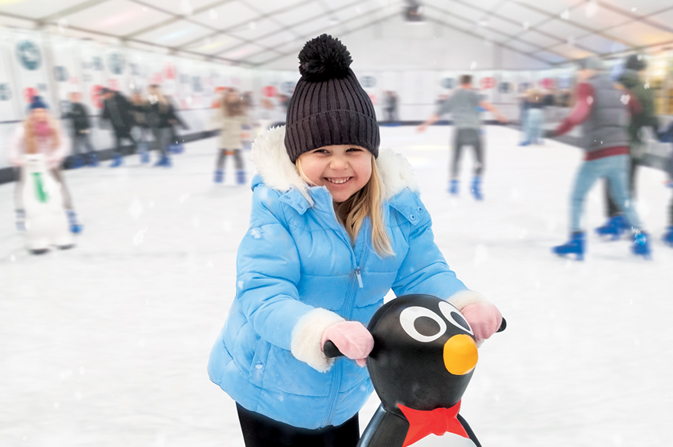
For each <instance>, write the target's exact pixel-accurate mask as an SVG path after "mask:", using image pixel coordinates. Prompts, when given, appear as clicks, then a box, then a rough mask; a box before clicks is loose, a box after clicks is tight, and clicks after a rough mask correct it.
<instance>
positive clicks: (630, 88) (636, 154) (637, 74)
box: [596, 54, 659, 240]
mask: <svg viewBox="0 0 673 447" xmlns="http://www.w3.org/2000/svg"><path fill="white" fill-rule="evenodd" d="M646 68H647V62H646V61H645V59H644V58H643V57H642V55H639V54H632V55H631V56H629V57H628V58H627V59H626V64H625V70H624V72H623V73H622V74H621V75H620V76H619V79H618V81H619V83H620V84H621V85H623V86H624V88H625V89H626V90H627V94H628V95H630V96H633V97H635V98H636V99H637V100H638V103H639V104H640V110H637V111H635V113H633V114H632V115H631V121H630V122H629V127H628V134H629V147H630V151H629V156H630V168H629V193H630V196H631V198H632V199H635V197H636V170H637V168H638V165H640V163H641V160H642V158H643V156H644V155H645V152H646V149H647V142H646V141H644V140H643V138H644V137H643V135H642V129H643V128H644V127H651V128H652V129H653V134H654V135H656V134H657V130H658V127H659V122H658V120H657V116H656V115H655V111H654V92H653V91H652V89H650V88H646V87H645V81H644V80H643V79H644V76H643V74H644V71H645V69H646ZM605 200H606V213H607V216H608V221H607V222H606V224H605V225H603V226H600V227H598V228H596V232H597V233H598V234H600V235H603V236H609V239H608V240H617V239H619V237H620V236H621V235H622V233H624V232H625V231H627V230H628V229H629V223H628V222H627V221H626V219H625V218H624V215H623V214H622V212H621V210H620V208H619V207H618V206H617V204H616V203H615V201H614V200H613V199H612V197H611V195H610V180H608V179H606V181H605Z"/></svg>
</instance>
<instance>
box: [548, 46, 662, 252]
mask: <svg viewBox="0 0 673 447" xmlns="http://www.w3.org/2000/svg"><path fill="white" fill-rule="evenodd" d="M577 80H578V84H577V92H576V96H577V104H576V106H575V108H574V109H573V111H572V112H571V113H570V115H568V117H566V119H565V120H564V121H563V122H562V123H561V124H560V125H559V127H558V128H557V129H556V130H555V131H554V135H562V134H564V133H566V132H568V131H569V130H570V129H572V128H573V127H575V126H577V125H579V124H581V125H582V148H583V149H584V151H585V157H584V162H583V163H582V165H581V166H580V169H579V171H578V172H577V177H576V179H575V186H574V187H573V192H572V195H571V212H570V240H569V241H568V242H566V243H565V244H562V245H559V246H556V247H554V248H553V252H554V253H556V254H558V255H568V254H575V255H576V256H577V259H583V257H584V251H585V242H586V237H585V232H584V230H583V228H582V223H581V219H582V212H583V207H584V201H585V199H586V196H587V194H588V193H589V190H590V189H591V187H592V186H593V185H594V183H596V181H597V180H599V179H601V178H606V179H608V180H609V184H610V193H611V195H612V198H613V199H614V201H615V204H616V205H617V206H618V207H619V208H620V209H621V211H622V212H623V213H624V215H625V216H626V219H627V220H628V222H629V224H630V228H631V232H632V238H633V245H632V251H633V253H634V254H636V255H642V256H644V257H649V256H650V254H651V252H650V244H649V237H648V234H647V233H646V232H644V231H643V229H642V223H641V221H640V218H639V216H638V213H637V212H636V209H635V207H634V206H633V203H632V200H631V197H630V195H629V180H628V172H629V163H630V160H629V136H628V134H627V132H626V125H627V124H628V113H629V111H630V112H631V113H634V112H637V110H638V109H639V107H640V105H639V104H638V102H637V100H635V99H634V98H633V97H631V98H628V97H626V100H624V99H625V97H624V94H623V91H622V90H620V89H618V88H617V87H615V85H614V83H613V81H612V80H611V79H610V77H609V75H608V74H607V73H605V72H604V70H603V65H602V62H601V61H600V59H598V58H595V57H590V58H587V59H583V60H582V61H580V67H579V70H578V73H577ZM624 103H626V105H625V104H624ZM627 107H628V109H627Z"/></svg>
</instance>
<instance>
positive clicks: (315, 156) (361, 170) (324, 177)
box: [297, 144, 373, 203]
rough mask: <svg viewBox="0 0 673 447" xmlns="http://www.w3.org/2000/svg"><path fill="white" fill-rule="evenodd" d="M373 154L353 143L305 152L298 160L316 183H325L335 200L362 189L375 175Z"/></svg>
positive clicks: (336, 201)
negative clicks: (373, 171)
mask: <svg viewBox="0 0 673 447" xmlns="http://www.w3.org/2000/svg"><path fill="white" fill-rule="evenodd" d="M372 157H373V155H372V153H371V152H369V151H368V150H367V149H365V148H363V147H360V146H354V145H351V144H348V145H347V144H337V145H333V146H323V147H320V148H318V149H314V150H312V151H309V152H304V153H303V154H301V155H300V156H299V159H298V160H297V161H298V162H299V163H300V165H301V170H302V171H303V173H304V175H305V176H306V177H307V178H308V179H309V180H310V182H311V183H312V184H314V185H315V186H325V187H326V188H327V190H328V191H329V192H330V194H332V200H334V202H335V203H341V202H344V201H345V200H347V199H348V198H349V197H350V196H352V195H353V194H355V193H356V192H358V191H359V190H361V189H362V188H363V187H364V186H365V185H366V184H367V182H368V181H369V179H370V178H371V176H372Z"/></svg>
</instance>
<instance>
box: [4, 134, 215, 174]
mask: <svg viewBox="0 0 673 447" xmlns="http://www.w3.org/2000/svg"><path fill="white" fill-rule="evenodd" d="M218 133H219V131H217V130H213V131H202V132H193V133H190V134H182V135H179V136H178V140H179V142H181V143H190V142H192V141H197V140H203V139H206V138H212V137H214V136H216V135H217V134H218ZM132 149H133V145H130V144H129V145H125V146H122V148H121V151H122V154H123V155H124V157H126V156H129V155H138V154H137V153H135V154H131V153H130V152H131V150H132ZM155 149H157V148H155V147H153V146H152V144H151V143H150V151H152V150H155ZM95 153H96V156H97V157H98V161H106V160H111V159H112V155H113V149H112V148H109V149H102V150H97V151H95ZM72 158H73V156H72V155H71V156H69V157H67V158H66V159H65V160H64V163H63V167H62V169H66V170H67V169H72V168H71V167H70V166H72ZM17 172H18V171H17V170H16V169H14V168H12V167H8V168H0V185H2V184H5V183H10V182H13V181H15V180H16V176H17Z"/></svg>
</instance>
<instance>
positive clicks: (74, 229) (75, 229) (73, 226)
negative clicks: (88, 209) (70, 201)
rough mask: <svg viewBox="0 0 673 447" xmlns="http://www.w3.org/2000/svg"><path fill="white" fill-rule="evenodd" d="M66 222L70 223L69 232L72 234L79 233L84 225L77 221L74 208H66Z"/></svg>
mask: <svg viewBox="0 0 673 447" xmlns="http://www.w3.org/2000/svg"><path fill="white" fill-rule="evenodd" d="M68 224H69V225H70V232H71V233H73V234H78V233H81V232H82V230H83V229H84V226H83V225H81V224H79V223H77V214H75V211H74V210H68Z"/></svg>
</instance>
